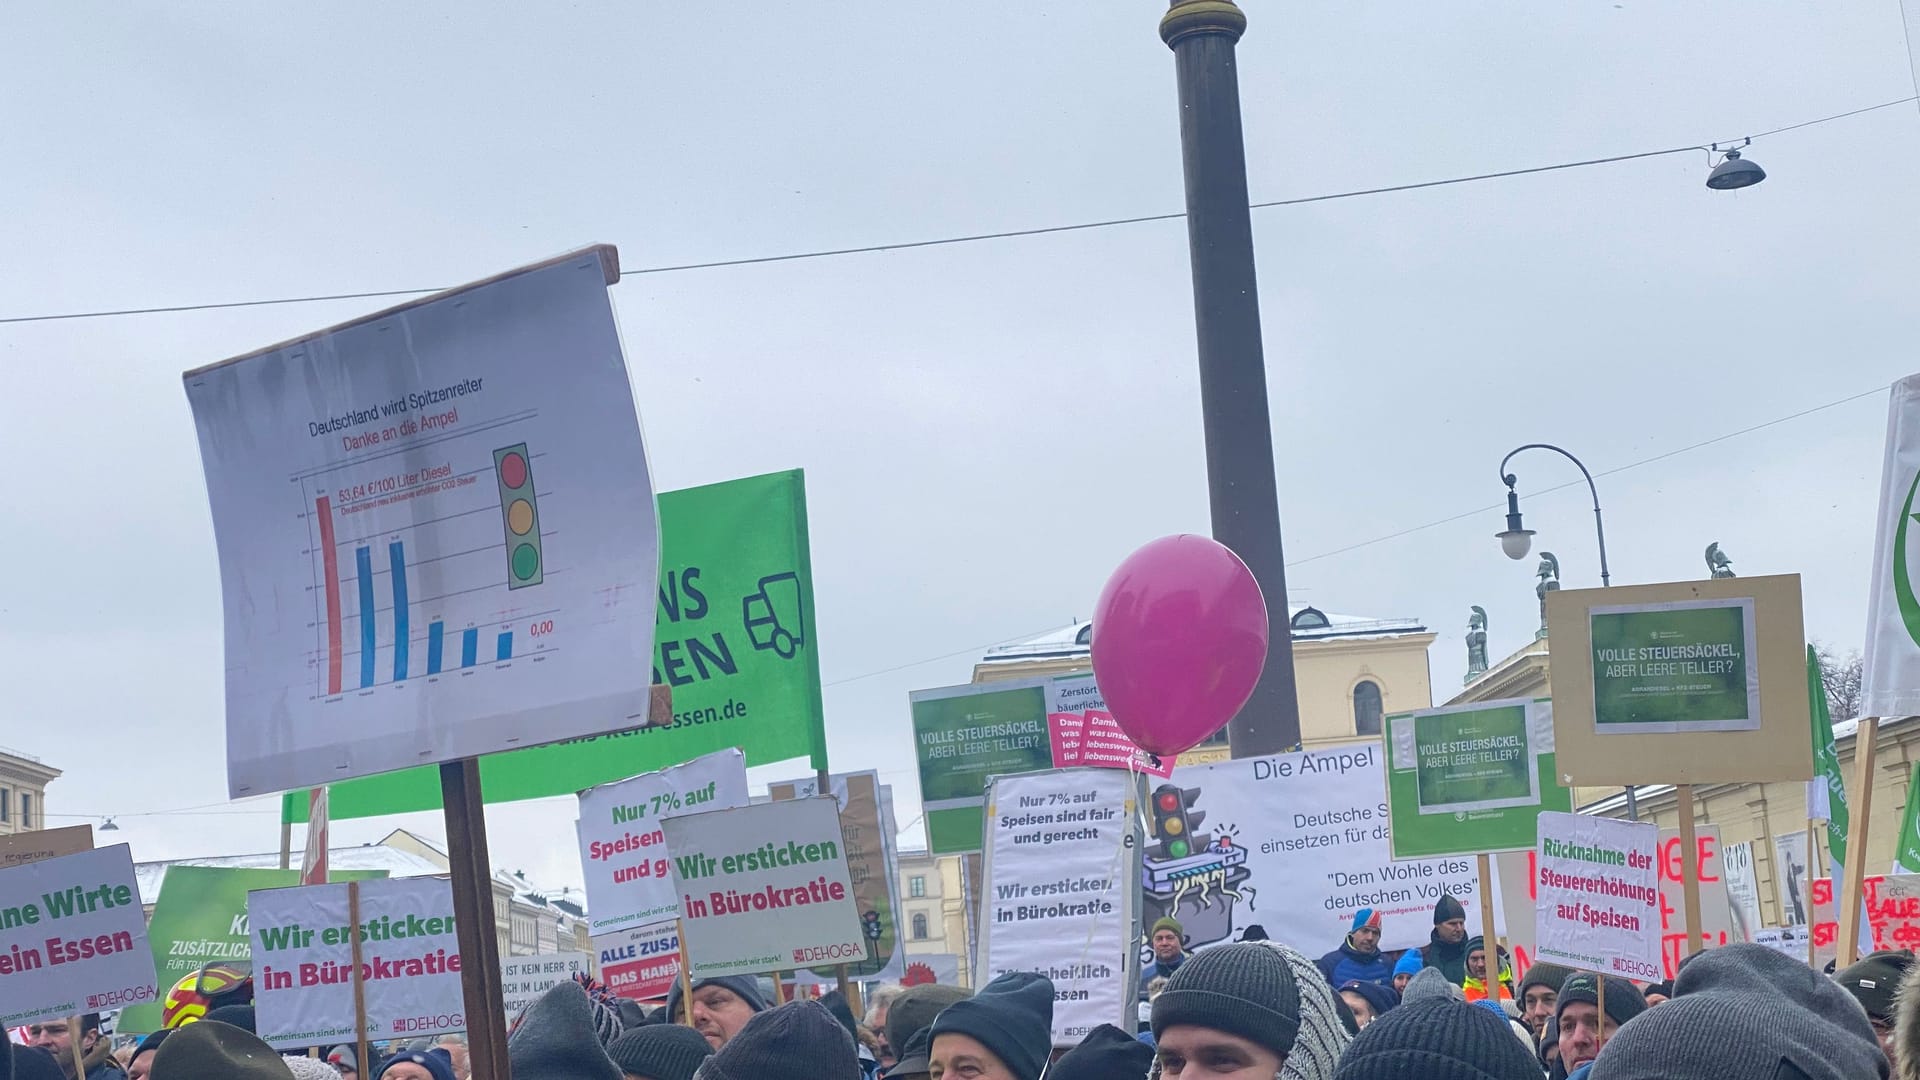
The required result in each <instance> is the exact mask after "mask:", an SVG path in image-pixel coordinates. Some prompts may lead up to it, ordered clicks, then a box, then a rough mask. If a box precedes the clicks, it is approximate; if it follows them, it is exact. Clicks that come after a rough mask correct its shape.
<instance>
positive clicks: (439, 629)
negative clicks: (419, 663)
mask: <svg viewBox="0 0 1920 1080" xmlns="http://www.w3.org/2000/svg"><path fill="white" fill-rule="evenodd" d="M445 632H446V631H445V629H444V627H443V626H442V624H441V622H440V620H439V619H435V620H433V621H432V622H430V623H428V624H427V674H429V675H438V674H440V639H441V637H442V636H444V634H445Z"/></svg>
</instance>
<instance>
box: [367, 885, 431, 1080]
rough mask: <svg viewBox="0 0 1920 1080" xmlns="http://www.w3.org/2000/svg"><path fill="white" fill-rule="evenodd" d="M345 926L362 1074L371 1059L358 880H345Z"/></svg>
mask: <svg viewBox="0 0 1920 1080" xmlns="http://www.w3.org/2000/svg"><path fill="white" fill-rule="evenodd" d="M457 921H458V919H457V916H456V922H457ZM347 927H348V929H347V933H348V935H349V938H348V940H349V941H351V942H352V943H353V1047H354V1054H355V1055H356V1056H355V1058H354V1060H355V1061H357V1062H359V1063H360V1071H361V1073H362V1074H363V1075H364V1074H365V1072H366V1070H367V1068H368V1062H369V1061H370V1060H371V1059H370V1058H369V1056H368V1050H369V1049H370V1048H369V1047H368V1045H367V980H366V979H365V978H364V977H363V975H362V972H361V969H360V965H361V963H362V956H363V952H362V948H361V944H360V940H361V938H360V883H359V882H358V881H349V882H347Z"/></svg>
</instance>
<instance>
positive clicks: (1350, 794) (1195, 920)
mask: <svg viewBox="0 0 1920 1080" xmlns="http://www.w3.org/2000/svg"><path fill="white" fill-rule="evenodd" d="M1382 769H1383V765H1382V762H1381V748H1380V745H1379V744H1378V743H1374V744H1369V745H1357V746H1342V747H1334V748H1330V749H1326V750H1307V751H1303V752H1299V753H1293V754H1276V755H1274V756H1272V757H1263V758H1242V759H1239V760H1236V761H1223V762H1219V763H1216V764H1212V765H1189V766H1181V767H1180V768H1177V769H1175V770H1174V771H1173V779H1172V781H1171V782H1169V783H1166V784H1159V785H1156V786H1154V787H1153V789H1152V792H1151V794H1150V795H1149V797H1148V800H1147V820H1148V822H1149V824H1150V825H1151V827H1152V834H1151V835H1149V836H1148V837H1146V840H1145V845H1144V851H1143V854H1142V865H1141V871H1142V878H1143V881H1144V884H1145V890H1146V891H1145V894H1144V896H1143V897H1142V900H1141V915H1140V918H1141V922H1142V924H1143V925H1146V926H1151V925H1153V923H1154V921H1155V920H1157V919H1159V918H1160V917H1161V916H1162V915H1172V916H1173V917H1174V918H1176V919H1178V920H1180V923H1181V925H1182V926H1183V927H1184V928H1185V929H1186V932H1187V944H1188V946H1189V947H1190V948H1197V947H1201V946H1206V945H1213V944H1217V943H1220V942H1224V941H1232V940H1235V939H1237V938H1238V937H1239V931H1241V930H1244V929H1246V927H1248V926H1249V925H1252V924H1256V923H1257V924H1259V925H1261V926H1263V927H1265V928H1266V931H1267V933H1269V934H1270V935H1272V936H1273V938H1274V939H1275V940H1278V941H1283V942H1285V943H1286V944H1288V945H1291V946H1293V947H1294V948H1296V949H1299V950H1301V951H1302V952H1305V953H1307V954H1308V955H1309V956H1318V955H1320V954H1321V953H1323V952H1326V951H1327V949H1328V948H1329V946H1330V943H1337V942H1339V941H1340V940H1341V939H1342V938H1343V937H1345V936H1346V933H1347V930H1348V928H1349V926H1350V925H1351V923H1352V921H1353V913H1354V912H1356V911H1358V910H1359V909H1361V908H1363V907H1370V908H1372V909H1374V911H1376V912H1378V913H1379V914H1380V916H1381V920H1382V926H1381V942H1380V947H1381V948H1383V949H1389V950H1391V949H1405V948H1418V947H1420V946H1423V945H1425V944H1427V941H1428V936H1429V934H1430V933H1431V931H1432V929H1433V908H1434V905H1435V904H1436V903H1437V902H1438V901H1439V899H1440V897H1441V896H1442V895H1443V894H1444V895H1451V896H1452V897H1453V898H1454V899H1456V900H1458V901H1460V903H1461V904H1463V905H1465V907H1466V909H1467V925H1468V926H1479V925H1480V907H1479V876H1478V872H1477V867H1476V864H1475V861H1474V860H1473V859H1472V858H1471V857H1467V856H1447V857H1441V858H1430V859H1408V860H1402V861H1398V862H1396V861H1394V860H1393V858H1392V857H1391V856H1390V855H1389V853H1388V848H1387V804H1386V800H1385V799H1383V798H1382V797H1381V793H1382V792H1383V791H1385V779H1384V773H1383V771H1382ZM1203 818H1204V820H1202V819H1203ZM1175 820H1177V821H1178V822H1179V823H1180V824H1179V831H1178V833H1177V834H1175V833H1170V832H1169V829H1168V825H1169V823H1170V822H1172V821H1175ZM1496 908H1497V905H1496ZM1496 920H1497V921H1499V922H1504V916H1503V915H1500V914H1499V913H1498V911H1497V910H1496Z"/></svg>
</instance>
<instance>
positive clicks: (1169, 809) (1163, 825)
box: [1153, 784, 1208, 859]
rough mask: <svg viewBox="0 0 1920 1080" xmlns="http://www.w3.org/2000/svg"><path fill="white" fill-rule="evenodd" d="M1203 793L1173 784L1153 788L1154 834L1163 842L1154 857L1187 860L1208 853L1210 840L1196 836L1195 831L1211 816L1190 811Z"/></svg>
mask: <svg viewBox="0 0 1920 1080" xmlns="http://www.w3.org/2000/svg"><path fill="white" fill-rule="evenodd" d="M1199 794H1200V789H1199V788H1188V789H1185V790H1182V789H1181V788H1178V787H1175V786H1174V785H1172V784H1161V785H1160V786H1159V787H1157V788H1154V789H1153V835H1154V836H1155V837H1158V838H1159V841H1160V842H1159V843H1158V844H1157V845H1155V847H1154V849H1153V855H1154V856H1155V857H1157V858H1161V859H1184V858H1186V857H1187V856H1189V855H1191V854H1193V853H1194V852H1195V851H1202V850H1205V848H1206V846H1207V840H1208V838H1207V837H1206V836H1205V835H1204V834H1203V835H1201V836H1197V837H1196V836H1195V835H1194V833H1193V830H1194V828H1195V826H1198V825H1199V824H1200V822H1201V820H1202V819H1203V818H1205V817H1206V816H1207V812H1206V811H1205V810H1189V809H1187V804H1188V803H1189V802H1191V801H1192V800H1193V799H1195V798H1197V797H1198V796H1199Z"/></svg>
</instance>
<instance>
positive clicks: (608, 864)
mask: <svg viewBox="0 0 1920 1080" xmlns="http://www.w3.org/2000/svg"><path fill="white" fill-rule="evenodd" d="M746 804H747V763H746V756H745V755H744V754H742V753H741V752H740V750H739V749H738V748H729V749H726V750H720V751H717V752H715V753H711V754H706V755H704V756H702V757H697V758H694V759H693V760H692V761H688V762H685V763H683V764H680V765H675V766H673V767H672V768H670V769H662V770H660V771H659V772H650V773H643V774H641V775H640V776H636V777H633V778H632V779H630V780H622V781H620V782H618V783H614V784H602V785H600V786H599V787H592V788H588V789H587V790H585V791H583V792H581V793H580V820H579V821H578V822H577V823H576V830H577V831H578V832H579V834H580V866H581V869H582V870H583V871H584V872H585V879H586V885H587V917H588V920H589V922H588V926H589V932H591V933H593V934H611V933H613V932H615V931H617V930H631V929H634V928H636V927H641V926H647V925H649V924H652V923H657V922H663V921H667V920H671V919H672V918H673V917H674V916H676V915H678V914H680V894H679V893H677V892H675V891H674V888H673V878H672V875H671V874H670V873H669V872H668V867H667V837H666V833H664V832H663V831H661V828H660V822H661V819H663V818H664V817H666V816H667V815H668V814H684V813H688V812H690V811H698V810H724V809H726V808H728V807H732V806H745V805H746Z"/></svg>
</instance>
